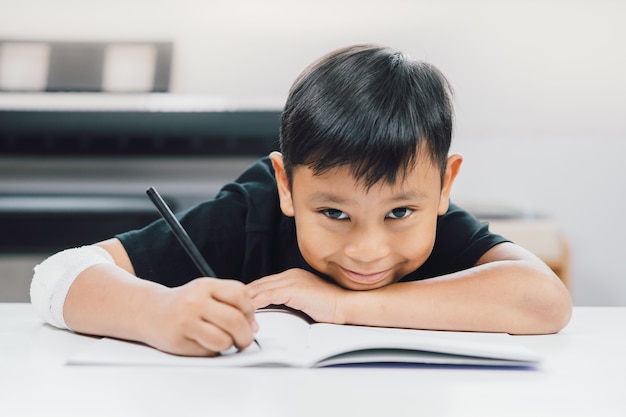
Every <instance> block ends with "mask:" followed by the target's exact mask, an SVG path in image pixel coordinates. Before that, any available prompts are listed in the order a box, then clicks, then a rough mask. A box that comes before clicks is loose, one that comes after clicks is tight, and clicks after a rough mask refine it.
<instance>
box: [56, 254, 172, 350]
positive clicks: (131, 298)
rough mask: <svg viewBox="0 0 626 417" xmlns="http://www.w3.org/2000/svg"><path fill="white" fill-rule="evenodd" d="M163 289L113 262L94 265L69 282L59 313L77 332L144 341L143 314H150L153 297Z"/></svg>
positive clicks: (144, 325)
mask: <svg viewBox="0 0 626 417" xmlns="http://www.w3.org/2000/svg"><path fill="white" fill-rule="evenodd" d="M163 289H165V287H162V286H161V285H159V284H156V283H153V282H150V281H146V280H142V279H139V278H137V277H135V276H133V275H132V274H130V273H129V272H127V271H125V270H123V269H121V268H119V267H117V266H115V265H105V264H102V265H95V266H93V267H91V268H89V269H87V270H85V271H83V272H82V273H81V274H80V275H79V276H78V277H77V278H76V280H75V281H74V283H73V284H72V286H71V288H70V290H69V292H68V294H67V298H66V299H65V303H64V306H63V316H64V318H65V321H66V323H67V325H68V326H69V327H70V328H71V329H72V330H74V331H76V332H79V333H86V334H95V335H99V336H111V337H118V338H122V339H130V340H136V341H145V335H144V333H145V331H146V324H147V323H146V322H145V319H144V318H145V317H146V316H149V315H150V311H151V305H152V304H153V303H154V300H153V298H154V297H155V295H156V294H158V293H159V291H162V290H163ZM151 300H152V301H151Z"/></svg>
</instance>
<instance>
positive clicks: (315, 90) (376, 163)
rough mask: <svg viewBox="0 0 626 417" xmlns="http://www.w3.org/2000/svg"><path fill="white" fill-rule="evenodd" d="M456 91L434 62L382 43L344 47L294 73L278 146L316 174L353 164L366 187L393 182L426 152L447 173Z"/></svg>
mask: <svg viewBox="0 0 626 417" xmlns="http://www.w3.org/2000/svg"><path fill="white" fill-rule="evenodd" d="M451 96H452V90H451V88H450V85H449V84H448V82H447V80H446V78H445V77H444V76H443V74H442V73H441V72H440V71H439V70H438V69H437V68H435V67H434V66H433V65H431V64H429V63H425V62H420V61H414V60H411V59H409V57H408V56H406V55H405V54H403V53H401V52H399V51H396V50H393V49H391V48H388V47H384V46H378V45H355V46H350V47H347V48H343V49H339V50H337V51H334V52H331V53H330V54H328V55H326V56H324V57H322V58H321V59H320V60H318V61H316V62H314V63H313V64H311V65H310V66H309V67H307V68H306V69H305V70H304V71H303V72H302V74H300V76H299V77H298V78H297V79H296V81H295V82H294V84H293V86H292V87H291V89H290V91H289V96H288V98H287V102H286V104H285V108H284V110H283V113H282V116H281V127H280V150H281V152H282V154H283V158H284V164H285V170H286V172H287V175H288V177H289V179H290V181H291V173H292V169H293V167H295V166H297V165H305V166H308V167H310V168H312V169H313V172H314V173H315V174H316V175H319V174H322V173H324V172H326V171H328V170H329V169H331V168H335V167H340V166H350V167H351V172H352V175H353V176H354V177H355V179H357V180H359V181H362V183H363V184H364V185H365V186H366V187H368V188H369V187H371V186H372V185H374V184H376V183H378V182H379V181H380V180H381V179H384V180H385V181H387V182H389V183H391V184H393V183H395V182H396V180H397V177H398V176H400V178H402V177H403V176H404V175H405V174H406V173H407V172H408V170H409V169H410V168H411V167H412V166H413V164H414V163H415V162H416V161H417V159H418V156H419V155H418V154H419V153H420V152H424V151H426V152H427V154H429V155H428V156H430V160H431V161H432V162H433V163H434V164H435V166H437V167H438V168H439V169H440V172H441V176H442V178H443V175H444V174H445V170H446V164H447V158H448V151H449V149H450V142H451V138H452V124H453V118H454V116H453V108H452V98H451Z"/></svg>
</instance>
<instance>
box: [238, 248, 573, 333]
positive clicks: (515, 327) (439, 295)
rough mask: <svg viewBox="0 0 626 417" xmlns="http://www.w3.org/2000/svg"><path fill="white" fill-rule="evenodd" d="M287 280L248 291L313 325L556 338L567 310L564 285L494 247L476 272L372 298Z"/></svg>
mask: <svg viewBox="0 0 626 417" xmlns="http://www.w3.org/2000/svg"><path fill="white" fill-rule="evenodd" d="M284 274H285V275H283V276H282V280H281V279H276V278H275V277H276V276H273V277H267V278H263V279H261V280H259V281H255V282H253V283H252V284H249V288H250V294H251V296H252V297H253V302H254V305H255V306H256V307H257V308H259V307H261V306H263V305H266V304H281V303H284V304H287V305H289V306H290V307H293V308H296V309H300V310H303V311H304V312H305V313H307V314H308V315H309V316H311V317H312V318H313V319H315V320H318V321H329V322H335V323H347V324H360V325H369V326H382V327H405V328H418V329H434V330H458V331H485V332H506V333H512V334H544V333H554V332H557V331H559V330H561V329H562V328H563V327H564V326H565V325H566V324H567V323H568V321H569V319H570V315H571V309H572V303H571V298H570V295H569V291H568V290H567V288H566V287H565V286H564V285H563V283H562V282H561V280H560V279H559V278H558V277H557V276H556V275H555V274H554V273H553V272H552V271H551V270H550V269H549V268H548V267H547V266H546V265H545V264H544V263H543V262H542V261H541V260H539V259H538V258H537V257H536V256H534V255H532V254H531V253H529V252H528V251H526V250H524V249H522V248H521V247H519V246H517V245H514V244H512V243H501V244H499V245H496V246H494V247H493V248H492V249H490V250H489V251H487V252H486V253H485V254H484V255H483V256H482V257H481V258H480V260H479V261H478V262H477V264H476V266H474V267H473V268H469V269H467V270H464V271H459V272H456V273H453V274H449V275H445V276H441V277H435V278H430V279H425V280H422V281H415V282H401V283H396V284H391V285H389V286H386V287H383V288H379V289H375V290H369V291H350V290H344V289H341V288H339V287H338V286H336V285H332V284H329V283H327V282H324V281H322V280H321V279H320V278H318V277H315V276H314V275H313V274H310V273H308V272H305V271H302V270H291V271H286V273H284ZM278 275H281V274H278ZM289 275H291V276H289ZM281 281H284V282H281Z"/></svg>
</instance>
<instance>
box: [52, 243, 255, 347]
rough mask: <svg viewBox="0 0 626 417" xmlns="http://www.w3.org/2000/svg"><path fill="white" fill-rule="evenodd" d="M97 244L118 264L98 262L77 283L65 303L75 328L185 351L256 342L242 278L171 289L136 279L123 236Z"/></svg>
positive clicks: (203, 280) (198, 281)
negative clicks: (120, 238)
mask: <svg viewBox="0 0 626 417" xmlns="http://www.w3.org/2000/svg"><path fill="white" fill-rule="evenodd" d="M98 246H101V247H103V248H104V249H105V250H106V251H107V252H109V253H110V254H111V256H112V257H113V260H114V262H115V264H97V265H94V266H92V267H90V268H88V269H85V270H84V271H83V272H81V273H80V274H79V275H78V276H77V277H76V279H75V280H74V282H73V283H72V285H71V287H70V289H69V291H68V293H67V297H66V298H65V302H64V304H63V317H64V319H65V322H66V324H67V325H68V327H69V328H71V329H72V330H74V331H76V332H80V333H86V334H95V335H100V336H111V337H117V338H122V339H128V340H136V341H140V342H144V343H147V344H149V345H151V346H154V347H156V348H158V349H161V350H164V351H167V352H171V353H176V354H182V355H198V356H200V355H202V356H208V355H213V354H216V353H217V352H219V351H221V350H225V349H228V348H229V347H231V346H232V345H233V344H234V345H235V346H238V347H241V348H243V347H245V346H248V345H249V344H250V343H252V341H253V338H254V335H253V332H254V331H255V330H256V323H255V322H254V309H253V307H252V304H251V302H250V298H249V296H248V295H247V293H246V291H245V287H244V285H243V284H242V283H240V282H237V281H232V280H219V279H214V278H199V279H196V280H194V281H191V282H189V283H188V284H186V285H183V286H181V287H177V288H167V287H165V286H162V285H160V284H157V283H154V282H150V281H147V280H143V279H139V278H137V277H136V276H135V275H134V270H133V267H132V264H131V262H130V259H129V258H128V255H127V253H126V251H125V250H124V247H123V246H122V244H121V242H120V241H119V240H117V239H111V240H108V241H104V242H101V243H99V244H98ZM43 279H45V277H43Z"/></svg>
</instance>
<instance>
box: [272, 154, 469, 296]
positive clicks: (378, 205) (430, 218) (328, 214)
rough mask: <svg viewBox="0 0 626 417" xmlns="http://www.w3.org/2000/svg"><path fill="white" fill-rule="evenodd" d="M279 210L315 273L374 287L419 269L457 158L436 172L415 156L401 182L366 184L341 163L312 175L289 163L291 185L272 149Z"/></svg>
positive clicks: (430, 245)
mask: <svg viewBox="0 0 626 417" xmlns="http://www.w3.org/2000/svg"><path fill="white" fill-rule="evenodd" d="M271 156H272V162H273V164H274V169H275V171H276V179H277V182H278V188H279V194H280V203H281V209H282V211H283V213H284V214H285V215H287V216H293V217H295V222H296V233H297V239H298V245H299V248H300V251H301V252H302V255H303V257H304V259H305V260H306V261H307V262H308V263H309V265H311V266H312V267H313V268H315V269H316V270H317V271H319V272H321V273H323V274H325V275H328V276H330V277H332V278H333V279H334V280H335V281H336V282H337V283H338V284H339V285H341V286H342V287H344V288H348V289H352V290H368V289H374V288H380V287H383V286H385V285H388V284H391V283H394V282H397V281H399V280H400V279H401V278H402V277H403V276H405V275H407V274H408V273H410V272H412V271H414V270H416V269H417V268H419V267H420V266H421V265H422V264H423V263H424V262H425V261H426V259H427V258H428V256H429V255H430V253H431V251H432V249H433V245H434V242H435V234H436V225H437V216H438V215H440V214H444V213H445V212H446V211H447V209H448V197H449V193H450V187H451V185H452V182H453V181H454V177H455V176H456V174H457V172H458V169H459V167H460V165H461V162H462V157H461V156H460V155H452V156H450V158H449V159H448V169H447V172H446V175H445V178H444V184H443V186H442V184H441V181H440V173H439V170H438V168H437V167H435V166H434V165H433V164H432V163H431V162H430V160H428V159H427V158H421V160H418V162H417V163H416V164H415V166H414V167H413V168H411V169H410V170H409V171H408V172H407V175H406V177H405V178H404V179H402V180H399V181H398V182H397V183H395V184H393V185H391V184H388V183H385V182H384V181H381V182H379V183H377V184H375V185H374V186H373V187H371V188H370V189H366V188H365V187H364V186H363V185H362V184H361V183H360V182H359V181H357V180H355V179H354V178H353V176H352V174H351V173H350V169H349V167H346V166H344V167H339V168H335V169H332V170H330V171H328V172H326V173H324V174H322V175H314V174H313V171H312V170H311V169H310V168H308V167H306V166H296V167H295V168H294V169H293V172H292V186H291V188H290V187H289V183H288V180H287V177H286V175H285V172H284V169H283V165H282V156H281V155H280V154H279V153H273V154H272V155H271Z"/></svg>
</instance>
